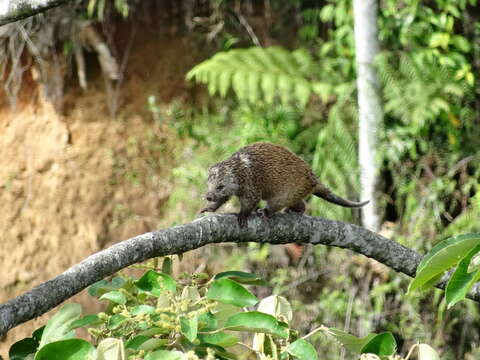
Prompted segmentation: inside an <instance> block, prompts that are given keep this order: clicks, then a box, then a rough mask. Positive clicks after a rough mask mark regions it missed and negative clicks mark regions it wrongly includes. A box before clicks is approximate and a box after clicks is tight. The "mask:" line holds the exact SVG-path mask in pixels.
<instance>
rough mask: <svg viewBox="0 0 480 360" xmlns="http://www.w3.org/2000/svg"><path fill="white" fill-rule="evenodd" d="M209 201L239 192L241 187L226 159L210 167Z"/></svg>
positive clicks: (207, 197) (207, 196) (207, 195)
mask: <svg viewBox="0 0 480 360" xmlns="http://www.w3.org/2000/svg"><path fill="white" fill-rule="evenodd" d="M207 183H208V190H207V194H206V196H205V199H206V200H207V201H211V202H217V201H219V200H223V199H225V198H228V197H230V196H232V195H235V194H237V192H238V189H239V187H240V185H239V183H238V178H237V176H236V175H235V173H234V171H233V168H232V167H231V166H229V165H228V164H226V163H225V162H224V161H222V162H219V163H217V164H215V165H212V166H211V167H210V168H209V169H208V180H207Z"/></svg>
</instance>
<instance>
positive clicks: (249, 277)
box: [213, 271, 266, 285]
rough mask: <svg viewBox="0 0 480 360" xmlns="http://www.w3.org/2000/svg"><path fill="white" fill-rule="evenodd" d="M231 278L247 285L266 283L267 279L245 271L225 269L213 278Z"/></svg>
mask: <svg viewBox="0 0 480 360" xmlns="http://www.w3.org/2000/svg"><path fill="white" fill-rule="evenodd" d="M222 278H229V279H231V280H233V281H236V282H238V283H240V284H246V285H265V284H266V282H265V280H262V278H260V277H259V276H257V275H255V274H251V273H247V272H244V271H225V272H221V273H218V274H217V275H215V277H214V278H213V279H214V280H218V279H222Z"/></svg>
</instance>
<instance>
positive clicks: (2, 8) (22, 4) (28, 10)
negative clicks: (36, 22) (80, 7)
mask: <svg viewBox="0 0 480 360" xmlns="http://www.w3.org/2000/svg"><path fill="white" fill-rule="evenodd" d="M67 1H70V0H0V26H2V25H5V24H8V23H11V22H14V21H17V20H21V19H25V18H27V17H30V16H33V15H36V14H38V13H41V12H44V11H46V10H48V9H51V8H53V7H56V6H59V5H61V4H63V3H66V2H67Z"/></svg>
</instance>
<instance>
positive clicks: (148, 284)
mask: <svg viewBox="0 0 480 360" xmlns="http://www.w3.org/2000/svg"><path fill="white" fill-rule="evenodd" d="M135 286H136V287H137V288H139V289H140V290H141V291H144V292H147V293H151V294H152V295H154V296H159V295H160V294H161V293H162V292H163V291H164V290H167V291H170V292H172V293H175V292H176V290H177V284H176V282H175V280H173V279H172V277H171V276H170V275H167V274H163V273H159V272H156V271H153V270H148V271H147V272H146V273H145V274H143V276H142V277H141V278H140V279H138V280H137V281H135Z"/></svg>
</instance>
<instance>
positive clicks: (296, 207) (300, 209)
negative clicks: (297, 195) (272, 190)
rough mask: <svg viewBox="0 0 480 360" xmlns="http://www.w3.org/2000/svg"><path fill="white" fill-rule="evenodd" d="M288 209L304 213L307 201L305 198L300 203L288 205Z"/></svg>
mask: <svg viewBox="0 0 480 360" xmlns="http://www.w3.org/2000/svg"><path fill="white" fill-rule="evenodd" d="M287 211H288V212H295V213H299V214H303V213H304V212H305V202H304V201H303V200H300V201H299V202H298V203H296V204H293V205H292V206H290V207H288V208H287Z"/></svg>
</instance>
